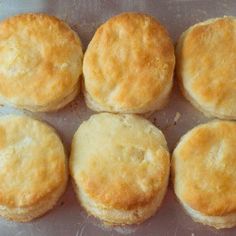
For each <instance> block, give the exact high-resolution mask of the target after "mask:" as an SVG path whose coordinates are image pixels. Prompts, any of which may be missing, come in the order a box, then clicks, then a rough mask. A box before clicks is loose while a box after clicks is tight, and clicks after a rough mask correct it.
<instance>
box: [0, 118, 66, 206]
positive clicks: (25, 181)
mask: <svg viewBox="0 0 236 236" xmlns="http://www.w3.org/2000/svg"><path fill="white" fill-rule="evenodd" d="M0 167H1V168H0V205H2V206H8V207H29V206H32V205H33V204H35V203H37V202H38V201H39V200H41V199H42V198H44V197H46V195H47V194H50V193H51V192H52V191H54V190H55V189H56V188H58V187H59V186H60V184H63V183H64V181H65V179H66V167H65V153H64V148H63V145H62V143H61V141H60V139H59V137H58V136H57V135H56V133H55V132H54V130H53V129H52V128H50V127H48V126H47V125H45V124H43V123H41V122H39V121H36V120H33V119H31V118H29V117H25V116H2V117H0Z"/></svg>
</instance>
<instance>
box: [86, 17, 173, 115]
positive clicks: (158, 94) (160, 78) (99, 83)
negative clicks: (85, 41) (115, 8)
mask: <svg viewBox="0 0 236 236" xmlns="http://www.w3.org/2000/svg"><path fill="white" fill-rule="evenodd" d="M174 65H175V56H174V49H173V45H172V42H171V39H170V37H169V35H168V33H167V31H166V29H165V28H164V27H163V26H162V25H161V24H160V23H159V22H158V21H156V20H155V19H154V18H152V17H151V16H148V15H144V14H140V13H123V14H121V15H118V16H115V17H112V18H111V19H109V20H108V21H107V22H105V23H104V24H103V25H102V26H100V27H99V28H98V30H97V31H96V33H95V35H94V37H93V38H92V40H91V42H90V43H89V46H88V48H87V51H86V53H85V57H84V63H83V74H84V95H85V99H86V103H87V105H88V106H89V107H90V108H91V109H92V110H95V111H108V112H119V113H122V112H123V113H145V112H150V111H154V110H158V109H161V108H162V107H163V106H164V105H165V104H166V102H167V100H168V97H169V94H170V91H171V88H172V82H173V81H172V76H173V70H174Z"/></svg>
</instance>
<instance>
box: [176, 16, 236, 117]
mask: <svg viewBox="0 0 236 236" xmlns="http://www.w3.org/2000/svg"><path fill="white" fill-rule="evenodd" d="M176 57H177V66H176V71H177V76H178V79H179V83H180V87H181V89H182V91H183V94H184V96H185V97H186V98H187V99H188V100H189V101H190V102H191V103H192V104H193V105H194V106H195V107H196V108H197V109H199V110H200V111H202V112H203V113H204V114H205V115H207V116H213V117H218V118H222V119H236V106H235V103H236V80H235V76H236V74H235V61H236V19H235V17H223V18H216V19H210V20H207V21H205V22H202V23H199V24H196V25H194V26H192V27H190V28H189V29H188V30H187V31H185V32H184V33H183V34H182V36H181V37H180V39H179V42H178V45H177V49H176Z"/></svg>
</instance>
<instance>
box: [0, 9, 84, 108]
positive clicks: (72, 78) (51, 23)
mask: <svg viewBox="0 0 236 236" xmlns="http://www.w3.org/2000/svg"><path fill="white" fill-rule="evenodd" d="M81 73H82V49H81V43H80V40H79V38H78V36H77V35H76V34H75V32H73V31H72V30H71V29H70V28H69V26H67V25H66V24H65V23H64V22H62V21H61V20H59V19H57V18H55V17H53V16H48V15H44V14H22V15H18V16H14V17H11V18H8V19H6V20H4V21H2V22H0V98H1V101H2V100H6V101H7V102H10V103H14V104H16V105H21V106H22V105H28V106H46V105H48V104H50V103H53V102H55V101H57V100H58V99H63V98H64V97H66V96H67V95H68V94H70V92H71V91H72V89H73V88H74V86H75V85H76V83H77V82H78V79H79V76H80V75H81Z"/></svg>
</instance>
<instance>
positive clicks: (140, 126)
mask: <svg viewBox="0 0 236 236" xmlns="http://www.w3.org/2000/svg"><path fill="white" fill-rule="evenodd" d="M70 171H71V175H72V177H73V179H74V186H75V191H76V193H77V197H78V199H79V201H80V202H81V204H82V206H83V207H84V208H85V209H86V210H87V212H89V213H90V214H92V215H94V216H96V217H98V218H100V219H101V220H103V221H105V222H108V223H111V224H136V223H140V222H142V221H144V220H146V219H147V218H149V217H150V216H152V215H154V214H155V212H156V210H157V209H158V208H159V206H160V205H161V202H162V199H163V197H164V195H165V192H166V188H167V184H168V178H169V152H168V149H167V144H166V141H165V137H164V135H163V134H162V133H161V131H160V130H158V129H157V128H156V127H155V126H154V125H152V124H151V123H150V122H149V121H147V120H145V119H143V118H140V117H138V116H134V115H114V114H109V113H100V114H97V115H93V116H91V117H90V119H89V120H88V121H86V122H83V123H82V125H81V126H80V127H79V129H78V130H77V132H76V133H75V136H74V138H73V142H72V149H71V157H70Z"/></svg>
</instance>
